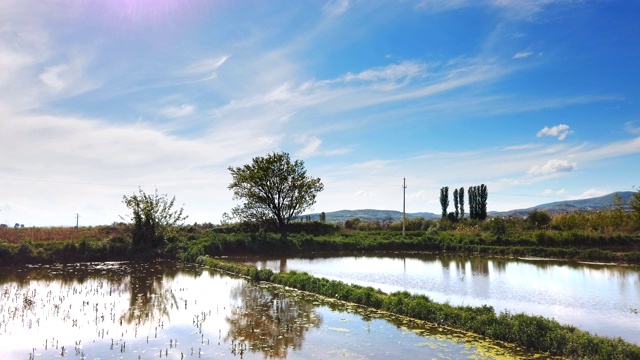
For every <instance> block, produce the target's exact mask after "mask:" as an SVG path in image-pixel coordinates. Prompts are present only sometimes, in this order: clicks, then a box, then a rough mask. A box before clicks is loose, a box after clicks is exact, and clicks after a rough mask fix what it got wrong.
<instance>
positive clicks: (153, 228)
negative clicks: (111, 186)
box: [120, 188, 187, 248]
mask: <svg viewBox="0 0 640 360" xmlns="http://www.w3.org/2000/svg"><path fill="white" fill-rule="evenodd" d="M175 200H176V197H175V196H174V197H173V198H171V200H169V198H168V195H167V194H159V193H158V189H157V188H156V189H155V192H154V193H153V194H147V193H145V192H144V191H143V190H142V189H141V188H138V194H136V193H133V195H131V196H126V195H124V196H123V197H122V202H123V203H124V204H125V205H126V206H127V207H128V208H129V209H130V210H131V212H132V213H131V215H130V216H129V220H131V221H132V222H133V229H132V238H133V246H134V247H151V248H157V247H159V246H161V245H162V244H163V243H164V242H165V240H166V238H167V237H168V236H169V235H171V234H172V232H173V229H174V228H175V226H176V225H181V224H182V223H184V220H186V219H187V216H186V215H183V211H184V209H183V208H180V209H178V210H174V209H173V206H174V203H175ZM120 218H121V219H123V220H125V221H126V220H127V218H125V217H123V216H121V217H120Z"/></svg>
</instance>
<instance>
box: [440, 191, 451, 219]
mask: <svg viewBox="0 0 640 360" xmlns="http://www.w3.org/2000/svg"><path fill="white" fill-rule="evenodd" d="M440 206H441V207H442V218H443V219H444V218H446V217H447V208H448V207H449V187H448V186H445V187H443V188H441V189H440Z"/></svg>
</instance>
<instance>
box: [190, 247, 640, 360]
mask: <svg viewBox="0 0 640 360" xmlns="http://www.w3.org/2000/svg"><path fill="white" fill-rule="evenodd" d="M197 262H198V263H199V264H201V265H205V266H209V267H212V268H216V269H219V270H223V271H226V272H230V273H233V274H236V275H241V276H246V277H249V278H250V279H252V280H254V281H268V282H272V283H275V284H279V285H283V286H287V287H291V288H296V289H298V290H302V291H307V292H311V293H315V294H319V295H322V296H326V297H330V298H336V299H339V300H343V301H347V302H350V303H355V304H359V305H363V306H367V307H371V308H374V309H379V310H383V311H387V312H390V313H393V314H398V315H402V316H407V317H410V318H414V319H419V320H424V321H429V322H432V323H436V324H438V325H442V326H448V327H452V328H457V329H462V330H466V331H470V332H473V333H476V334H479V335H482V336H486V337H487V338H490V339H492V340H499V341H505V342H509V343H512V344H516V345H518V346H521V347H523V348H526V349H528V350H532V351H537V352H544V353H548V354H550V355H554V356H563V357H568V358H578V359H640V347H638V346H637V345H633V344H630V343H628V342H625V341H624V340H622V339H621V338H607V337H602V336H597V335H592V334H590V333H589V332H586V331H582V330H579V329H577V328H576V327H574V326H569V325H561V324H560V323H558V322H557V321H555V320H550V319H546V318H544V317H542V316H531V315H526V314H522V313H519V314H512V313H510V312H500V313H499V314H496V312H495V310H494V308H493V307H491V306H488V305H483V306H479V307H472V306H453V305H450V304H446V303H445V304H441V303H437V302H434V301H432V300H431V299H430V298H429V297H428V296H426V295H412V294H410V293H409V292H407V291H402V292H394V293H390V294H387V293H384V292H382V291H381V290H379V289H374V288H373V287H364V286H359V285H349V284H346V283H343V282H341V281H336V280H328V279H325V278H317V277H314V276H311V275H309V274H307V273H304V272H296V271H289V272H286V273H274V272H273V271H271V270H269V269H261V270H259V269H257V268H256V267H253V266H247V265H240V264H235V263H228V262H224V261H220V260H214V259H211V258H208V257H200V258H198V259H197Z"/></svg>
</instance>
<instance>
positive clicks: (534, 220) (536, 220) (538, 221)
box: [527, 209, 551, 229]
mask: <svg viewBox="0 0 640 360" xmlns="http://www.w3.org/2000/svg"><path fill="white" fill-rule="evenodd" d="M527 224H529V226H531V227H532V228H534V229H544V228H546V227H547V226H549V224H551V215H549V213H548V212H546V211H544V210H538V209H534V210H533V211H532V212H530V213H529V215H528V216H527Z"/></svg>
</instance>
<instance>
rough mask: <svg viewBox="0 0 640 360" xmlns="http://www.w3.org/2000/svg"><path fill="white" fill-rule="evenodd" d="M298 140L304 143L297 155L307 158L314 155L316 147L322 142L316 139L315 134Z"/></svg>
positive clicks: (316, 150)
mask: <svg viewBox="0 0 640 360" xmlns="http://www.w3.org/2000/svg"><path fill="white" fill-rule="evenodd" d="M299 142H300V143H301V144H304V145H305V146H304V147H303V148H302V149H300V150H299V151H298V153H297V155H298V157H301V158H307V157H310V156H313V155H316V153H317V152H318V148H319V147H320V145H321V144H322V140H320V139H318V138H317V137H315V136H308V137H307V136H304V137H302V138H301V139H300V141H299Z"/></svg>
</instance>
